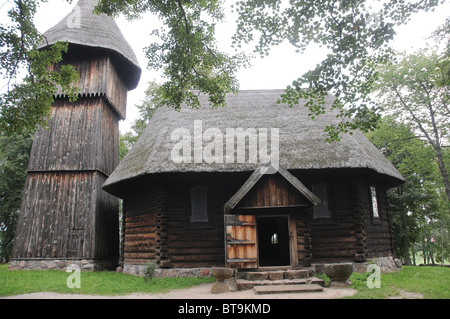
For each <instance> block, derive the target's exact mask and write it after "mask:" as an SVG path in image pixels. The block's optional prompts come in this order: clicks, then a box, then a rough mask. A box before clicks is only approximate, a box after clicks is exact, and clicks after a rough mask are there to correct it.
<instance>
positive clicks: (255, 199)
mask: <svg viewBox="0 0 450 319" xmlns="http://www.w3.org/2000/svg"><path fill="white" fill-rule="evenodd" d="M302 204H307V200H306V199H305V198H304V197H303V196H302V195H301V194H300V193H299V191H298V190H296V189H295V188H294V187H293V186H292V185H290V184H289V182H288V181H286V179H285V178H284V177H282V176H281V175H280V174H267V175H264V176H263V177H261V179H260V180H259V181H258V182H257V183H256V184H255V185H254V187H253V188H252V189H251V190H250V191H249V192H248V193H247V194H246V195H245V196H244V198H243V199H242V200H241V202H240V203H239V204H238V205H237V207H238V208H242V207H273V206H291V205H302Z"/></svg>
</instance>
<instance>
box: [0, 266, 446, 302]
mask: <svg viewBox="0 0 450 319" xmlns="http://www.w3.org/2000/svg"><path fill="white" fill-rule="evenodd" d="M69 276H70V274H69V273H66V272H63V271H57V270H45V271H42V270H22V271H10V270H8V265H0V297H1V296H10V295H18V294H25V293H32V292H58V293H78V294H92V295H126V294H130V293H133V292H141V293H157V292H165V291H168V290H171V289H177V288H188V287H192V286H195V285H199V284H202V283H206V282H214V281H215V279H214V278H194V277H184V278H154V279H153V280H152V281H151V282H150V283H146V282H144V279H143V278H141V277H137V276H132V275H126V274H121V273H116V272H106V271H105V272H82V273H81V288H79V289H78V288H68V287H67V285H66V282H67V278H68V277H69ZM368 276H369V274H358V273H353V274H352V276H351V277H350V280H351V281H352V287H351V288H354V289H356V290H358V293H356V294H355V295H354V296H353V297H351V298H352V299H384V298H387V297H390V296H396V295H398V294H399V292H400V289H401V290H404V291H407V292H414V293H420V294H422V295H423V296H424V298H425V299H450V268H448V267H414V266H409V267H406V266H405V267H403V268H402V270H400V271H397V272H393V273H388V274H382V275H381V288H372V289H369V288H368V287H367V277H368Z"/></svg>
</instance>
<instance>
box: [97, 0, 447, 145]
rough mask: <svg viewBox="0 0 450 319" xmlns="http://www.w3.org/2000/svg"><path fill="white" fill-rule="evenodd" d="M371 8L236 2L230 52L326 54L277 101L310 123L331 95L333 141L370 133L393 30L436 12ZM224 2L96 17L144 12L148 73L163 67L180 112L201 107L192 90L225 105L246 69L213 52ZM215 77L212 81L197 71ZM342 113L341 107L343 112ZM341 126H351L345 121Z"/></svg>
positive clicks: (111, 6)
mask: <svg viewBox="0 0 450 319" xmlns="http://www.w3.org/2000/svg"><path fill="white" fill-rule="evenodd" d="M373 4H374V2H373V1H368V0H353V1H335V0H325V1H316V0H314V1H313V0H311V1H289V2H287V1H276V0H258V1H255V0H241V1H236V2H235V4H234V5H233V10H234V11H235V12H236V13H237V15H238V18H237V21H236V33H235V35H234V37H233V41H234V48H235V49H236V50H240V49H241V47H242V46H243V45H248V44H254V43H256V44H255V46H254V51H255V52H256V53H257V54H260V55H261V56H265V55H267V54H269V52H270V49H271V48H272V47H274V46H276V45H278V44H280V43H282V42H284V41H288V42H289V43H291V44H292V45H293V46H294V47H296V48H297V49H298V51H299V52H303V51H304V50H305V49H306V48H307V47H308V46H309V45H310V44H319V45H321V46H322V47H323V48H324V49H326V50H328V52H329V55H328V56H327V57H326V58H325V60H324V61H322V62H321V63H320V64H318V65H317V66H316V67H315V68H314V69H312V70H311V71H309V72H307V73H306V74H304V75H302V76H301V77H299V78H298V79H297V80H295V81H293V84H292V85H291V86H289V87H288V88H287V89H286V93H285V94H283V96H282V98H281V99H280V101H283V102H286V103H289V104H290V105H295V104H296V103H298V100H299V99H300V98H306V99H307V100H308V103H307V106H308V107H309V110H310V114H311V116H318V115H320V114H322V113H324V112H325V107H324V96H325V95H326V94H328V93H332V94H334V95H335V96H336V100H335V102H334V104H333V107H335V108H338V109H339V110H340V115H339V116H340V117H342V118H343V121H342V122H341V123H340V124H339V125H338V126H329V127H328V128H327V131H328V133H329V136H330V139H338V138H339V134H340V133H341V132H346V131H349V130H353V129H355V128H360V129H363V130H364V131H368V130H370V129H372V128H373V127H374V126H375V124H376V121H377V120H378V118H379V114H378V113H377V108H375V106H376V104H375V102H374V101H373V100H371V99H370V98H369V93H370V92H371V86H372V82H373V78H374V74H375V72H376V71H375V66H376V64H377V63H378V62H380V61H384V60H386V59H387V58H389V57H390V56H391V52H390V50H389V47H388V46H387V44H388V43H389V41H391V40H392V39H393V37H394V35H395V28H396V27H397V26H398V25H401V24H404V23H405V22H407V21H408V20H409V18H410V16H411V14H412V13H414V12H418V11H427V10H430V9H432V8H435V7H436V6H437V5H438V4H439V1H437V0H416V1H406V2H405V1H397V0H387V1H384V2H383V3H382V5H381V8H380V9H377V10H375V9H372V8H371V5H373ZM223 8H224V1H220V0H214V1H209V0H208V1H207V0H195V1H192V0H189V1H187V0H174V1H160V0H146V1H143V0H100V3H99V6H98V8H97V9H98V11H101V12H105V13H107V14H110V15H113V16H114V15H118V14H120V13H123V14H125V15H126V16H128V17H129V18H130V19H135V18H138V17H141V16H142V15H144V14H145V13H147V12H150V13H153V14H155V15H156V16H157V17H158V19H160V20H161V21H163V23H164V27H163V28H162V29H160V30H154V31H153V32H152V34H153V35H156V36H158V37H159V41H157V42H156V43H152V44H149V46H148V47H147V51H146V52H147V57H148V58H149V66H150V67H151V68H157V69H160V68H162V69H163V70H164V74H165V75H166V77H167V82H165V83H163V84H162V86H161V91H162V97H163V100H164V103H165V104H168V105H171V106H173V107H180V105H181V103H182V102H183V101H186V102H187V104H188V105H191V106H194V107H198V106H199V103H198V98H197V96H196V95H195V94H194V93H192V92H191V91H190V90H189V89H190V88H192V87H196V88H198V89H199V90H200V91H201V92H204V93H207V94H209V97H210V102H211V104H213V105H215V106H218V105H224V103H225V99H224V96H225V93H227V92H235V91H236V89H237V87H238V86H237V80H236V79H235V71H236V70H237V68H238V67H241V66H243V65H247V59H244V57H243V55H242V54H241V53H237V52H238V51H237V52H236V54H234V55H227V54H225V53H223V52H219V51H218V50H217V48H216V46H215V41H216V40H215V25H216V22H221V21H223V20H224V14H223ZM199 67H201V68H202V69H203V70H208V71H212V72H211V73H210V76H208V75H205V74H204V73H202V72H198V68H199ZM344 106H345V108H344ZM345 119H352V120H351V121H350V120H345Z"/></svg>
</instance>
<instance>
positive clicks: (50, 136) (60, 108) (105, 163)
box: [28, 97, 119, 175]
mask: <svg viewBox="0 0 450 319" xmlns="http://www.w3.org/2000/svg"><path fill="white" fill-rule="evenodd" d="M118 135H119V124H118V121H117V118H116V116H115V114H114V113H113V112H112V111H110V109H109V106H108V104H107V103H106V102H105V101H104V100H103V99H102V98H100V97H98V98H80V99H79V100H77V101H76V102H74V103H68V100H66V99H59V100H56V101H55V103H54V106H53V107H52V118H51V120H50V121H49V124H48V128H40V129H39V130H38V131H37V132H36V134H35V137H34V140H33V147H32V150H31V153H30V161H29V165H28V170H29V171H61V170H99V171H101V172H103V173H104V174H106V175H109V174H111V173H112V171H113V170H114V169H115V168H116V166H117V164H118V154H119V150H118V147H119V141H118Z"/></svg>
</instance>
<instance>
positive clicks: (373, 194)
mask: <svg viewBox="0 0 450 319" xmlns="http://www.w3.org/2000/svg"><path fill="white" fill-rule="evenodd" d="M370 199H371V202H372V217H374V218H379V217H380V215H379V210H378V199H377V188H376V187H375V186H373V185H372V186H370Z"/></svg>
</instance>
